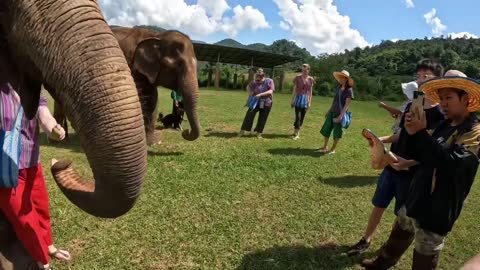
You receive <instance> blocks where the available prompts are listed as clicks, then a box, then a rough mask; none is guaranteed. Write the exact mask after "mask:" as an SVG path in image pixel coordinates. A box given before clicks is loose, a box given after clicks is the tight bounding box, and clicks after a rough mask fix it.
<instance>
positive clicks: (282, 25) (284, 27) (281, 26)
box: [280, 21, 290, 31]
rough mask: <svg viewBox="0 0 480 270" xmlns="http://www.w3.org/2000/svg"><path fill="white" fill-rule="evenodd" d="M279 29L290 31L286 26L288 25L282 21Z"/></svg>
mask: <svg viewBox="0 0 480 270" xmlns="http://www.w3.org/2000/svg"><path fill="white" fill-rule="evenodd" d="M280 28H282V29H283V30H287V31H288V30H290V26H289V25H288V23H286V22H284V21H281V22H280Z"/></svg>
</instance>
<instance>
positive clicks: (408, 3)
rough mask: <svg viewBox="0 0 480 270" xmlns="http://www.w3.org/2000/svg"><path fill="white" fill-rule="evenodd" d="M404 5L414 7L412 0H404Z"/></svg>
mask: <svg viewBox="0 0 480 270" xmlns="http://www.w3.org/2000/svg"><path fill="white" fill-rule="evenodd" d="M405 6H407V8H414V7H415V4H414V3H413V0H405Z"/></svg>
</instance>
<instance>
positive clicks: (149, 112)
mask: <svg viewBox="0 0 480 270" xmlns="http://www.w3.org/2000/svg"><path fill="white" fill-rule="evenodd" d="M135 83H136V86H137V90H138V93H139V98H140V102H141V105H142V113H143V121H144V124H145V133H146V135H147V145H154V144H158V143H160V133H159V132H158V131H156V130H155V123H156V122H157V114H156V113H155V108H156V107H157V101H158V92H157V87H156V86H154V85H152V84H150V83H148V82H146V81H143V80H137V78H135Z"/></svg>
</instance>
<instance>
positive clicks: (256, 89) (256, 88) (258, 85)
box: [249, 78, 275, 107]
mask: <svg viewBox="0 0 480 270" xmlns="http://www.w3.org/2000/svg"><path fill="white" fill-rule="evenodd" d="M264 82H265V89H262V86H263V83H264ZM249 87H250V89H251V90H252V92H253V95H258V94H260V93H262V92H266V91H268V90H272V91H275V84H274V83H273V80H272V79H270V78H265V80H264V81H262V82H257V81H255V80H253V81H252V82H250V86H249ZM262 90H263V91H262ZM260 99H263V100H265V106H267V107H270V106H272V102H273V97H272V95H268V96H263V97H261V98H260Z"/></svg>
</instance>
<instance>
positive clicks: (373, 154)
mask: <svg viewBox="0 0 480 270" xmlns="http://www.w3.org/2000/svg"><path fill="white" fill-rule="evenodd" d="M362 135H363V137H365V139H367V140H369V141H370V147H369V149H370V164H371V165H372V168H373V169H383V168H385V167H386V166H388V165H391V164H393V163H396V162H398V159H397V158H396V157H395V155H394V154H393V153H392V152H390V151H389V150H388V149H387V148H386V147H385V145H384V144H383V142H382V141H381V140H380V139H379V138H378V137H377V135H375V133H373V132H372V131H371V130H370V129H363V130H362Z"/></svg>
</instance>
